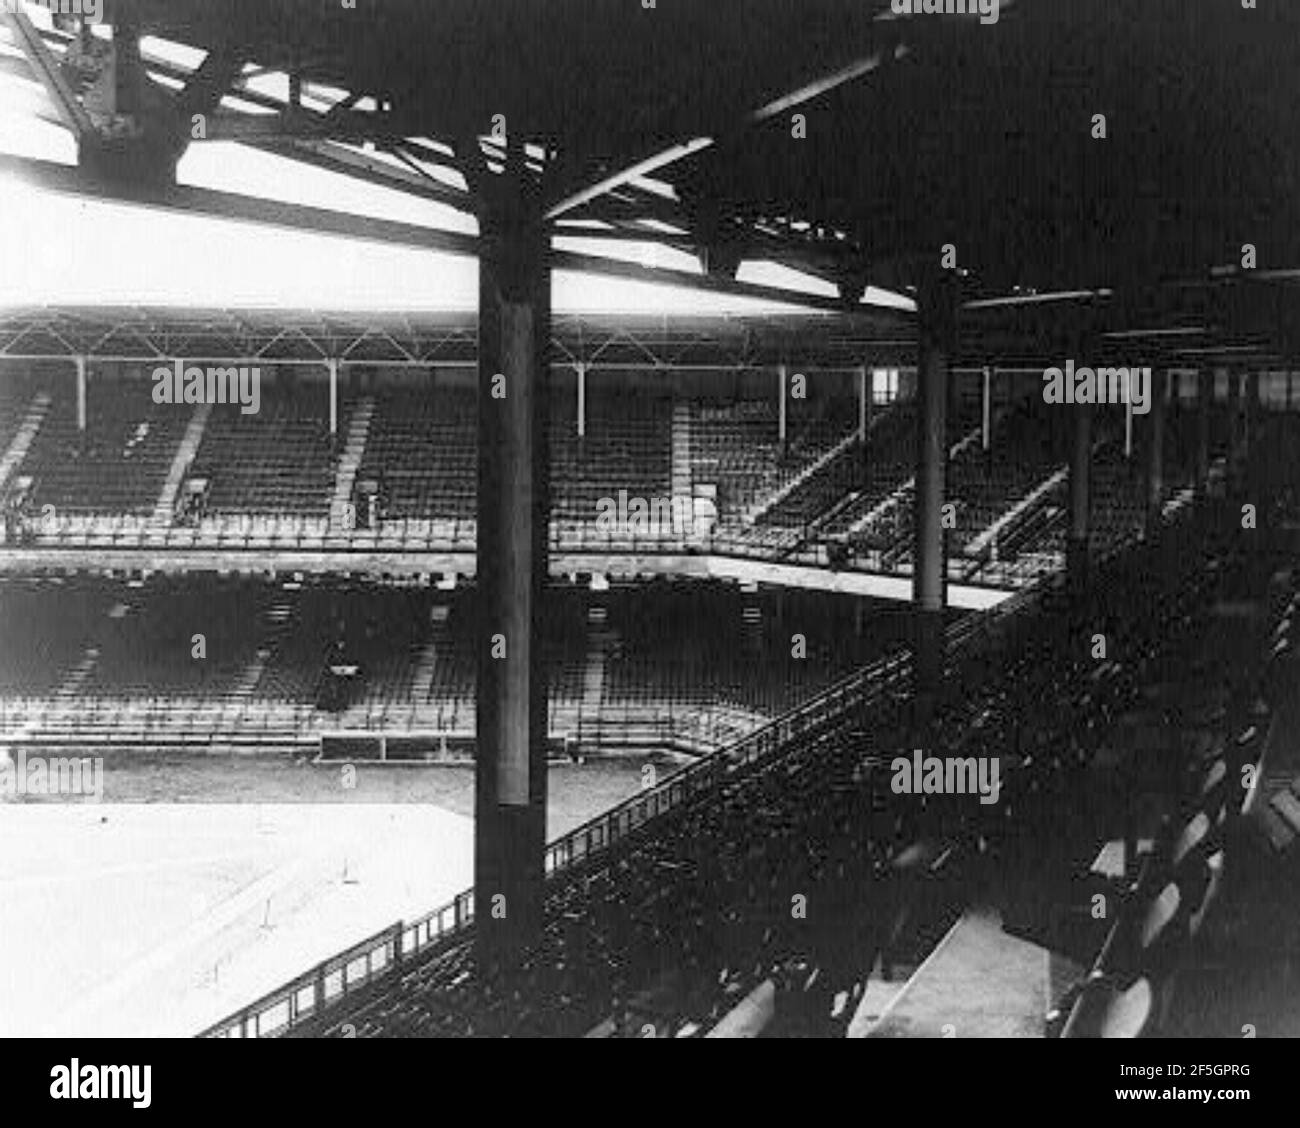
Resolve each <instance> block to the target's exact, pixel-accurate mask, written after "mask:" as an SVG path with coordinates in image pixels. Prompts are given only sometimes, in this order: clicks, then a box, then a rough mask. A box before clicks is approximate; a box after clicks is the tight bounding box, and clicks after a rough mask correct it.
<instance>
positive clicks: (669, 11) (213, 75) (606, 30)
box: [52, 0, 1300, 355]
mask: <svg viewBox="0 0 1300 1128" xmlns="http://www.w3.org/2000/svg"><path fill="white" fill-rule="evenodd" d="M968 2H969V3H970V6H971V7H972V8H974V7H976V6H977V4H976V0H968ZM947 3H948V4H950V5H951V4H952V3H953V0H947ZM927 5H928V6H931V7H935V6H939V7H942V6H943V4H937V5H936V4H935V2H934V0H924V2H923V0H915V6H916V7H918V8H921V9H924V7H926V6H927ZM900 6H902V5H900ZM906 6H907V7H911V6H912V5H911V4H909V5H906ZM892 8H893V6H892V5H891V2H890V0H798V2H797V3H796V2H793V0H707V2H706V0H654V7H653V8H646V7H644V6H643V3H642V0H546V2H545V3H541V2H539V0H493V2H492V3H491V4H484V3H483V2H482V0H357V3H356V6H355V8H346V7H344V6H343V5H342V4H341V3H340V2H339V0H284V2H280V3H275V4H268V3H266V2H265V0H222V2H214V0H106V15H107V18H108V19H109V20H111V21H113V20H115V21H118V22H119V26H125V27H128V28H130V29H133V30H134V31H137V32H138V33H139V34H140V35H141V36H158V37H161V38H164V39H168V40H172V41H175V42H179V43H182V44H186V45H189V46H192V47H196V48H199V49H201V50H202V51H204V52H205V53H206V57H205V59H204V62H203V64H202V65H201V66H199V67H197V68H196V69H195V70H193V71H192V72H190V73H188V74H185V73H180V72H177V73H173V74H172V75H171V77H173V78H180V79H181V80H183V82H184V88H183V89H182V90H181V91H180V93H179V94H178V95H176V96H174V97H175V101H174V104H175V107H176V109H177V110H179V111H180V112H181V113H182V114H183V113H185V112H187V111H188V110H190V109H193V108H194V107H196V106H204V105H207V106H211V108H212V109H213V111H215V117H216V120H215V122H214V132H213V133H212V134H211V135H210V136H211V137H225V138H232V139H238V140H244V141H245V142H246V143H249V144H255V145H257V146H259V147H262V148H266V149H270V150H273V151H277V152H281V153H285V154H287V155H291V156H292V157H293V158H294V159H298V160H306V161H309V162H311V163H316V164H319V165H323V166H325V167H335V168H339V169H344V170H346V169H348V168H349V167H351V168H352V170H353V171H354V172H355V173H356V174H358V175H365V176H367V177H369V178H371V179H376V178H377V179H379V180H380V182H387V183H394V184H395V185H396V186H398V187H399V188H400V189H403V190H409V191H413V192H416V193H420V194H426V195H430V196H432V197H433V198H438V199H449V200H452V201H453V202H454V203H457V206H461V207H463V208H464V210H467V211H471V210H475V208H476V207H477V199H476V195H475V186H476V184H477V183H478V181H476V180H475V176H477V175H478V174H479V173H478V170H477V168H476V169H475V170H474V171H473V172H471V169H470V166H471V165H481V164H482V163H484V162H486V163H487V164H488V165H489V166H491V164H492V162H493V161H494V160H500V159H501V158H502V154H503V153H504V151H505V148H504V146H500V147H494V146H497V144H498V142H497V141H495V140H494V139H493V138H492V137H491V133H492V130H493V126H494V121H496V120H499V119H498V118H497V115H502V116H503V118H504V122H505V129H506V132H507V133H508V137H509V144H510V145H511V146H517V145H519V144H520V143H521V142H522V143H523V144H524V145H527V146H529V147H530V148H529V149H528V150H527V151H528V152H529V153H530V156H529V157H528V158H527V160H528V161H529V162H530V168H531V169H532V171H533V174H534V175H535V176H536V177H537V178H538V180H539V181H540V185H541V189H542V192H543V196H544V199H545V202H546V205H547V209H548V216H549V219H550V220H551V223H552V229H551V230H552V234H553V235H557V234H559V235H562V234H574V233H576V232H577V227H576V225H578V224H581V223H584V222H585V223H588V224H592V223H599V224H601V225H603V230H604V232H605V233H607V234H609V235H610V237H616V238H624V239H629V240H647V239H650V240H657V241H660V242H663V243H666V244H669V245H672V246H675V247H678V248H681V249H685V250H688V251H691V252H693V253H696V254H698V255H699V256H700V258H701V260H702V261H703V262H705V264H706V266H707V268H708V271H709V274H710V276H711V278H712V279H714V280H718V279H721V280H722V281H723V283H724V284H725V283H727V282H728V281H729V280H730V279H732V278H733V277H734V273H735V270H736V267H737V266H738V264H739V263H740V262H741V261H742V260H749V259H768V260H771V261H775V262H780V263H784V264H786V265H789V266H792V267H795V268H797V269H801V270H804V271H806V272H808V273H811V274H814V275H817V276H819V277H821V278H823V279H825V280H828V281H831V282H834V283H836V284H837V285H838V286H839V287H840V292H841V299H842V303H843V306H842V308H844V309H845V310H846V311H852V310H854V309H855V307H856V303H857V301H858V299H859V297H860V296H861V294H862V290H863V288H864V287H865V286H866V285H868V284H871V285H877V286H881V287H886V288H891V289H895V290H902V291H912V290H913V288H914V287H916V286H917V285H918V284H920V282H921V281H922V280H923V278H924V276H925V275H926V274H927V273H930V272H933V271H934V270H935V269H936V268H937V267H938V265H939V263H940V260H941V256H942V255H943V254H944V248H945V246H946V245H949V244H951V248H952V252H953V253H954V254H955V260H956V268H957V273H958V274H959V276H960V278H961V282H962V294H963V297H964V299H965V301H966V302H967V303H968V304H967V306H966V309H967V318H966V320H967V321H968V322H970V323H971V324H972V325H974V326H976V327H978V326H981V325H986V326H988V328H989V329H990V331H996V332H1001V333H1016V332H1019V331H1020V330H1022V329H1026V328H1027V329H1028V330H1029V331H1032V332H1034V333H1036V334H1042V333H1046V334H1047V335H1048V336H1049V337H1050V336H1051V335H1052V334H1059V333H1063V332H1066V331H1067V330H1066V329H1065V328H1064V327H1063V326H1062V325H1061V324H1059V322H1060V319H1061V318H1063V317H1064V318H1073V317H1077V316H1078V313H1079V308H1080V307H1079V306H1078V304H1077V303H1076V302H1065V303H1062V304H1061V305H1060V306H1059V307H1050V308H1035V309H1034V310H1032V311H1029V312H1027V313H1023V314H1022V313H1020V312H1011V313H1006V312H1005V311H1004V312H1003V313H1002V314H997V315H996V316H995V312H994V311H996V310H997V309H999V308H1001V307H999V306H997V305H990V304H989V303H990V302H995V303H996V302H1002V303H1008V304H1010V305H1013V306H1014V304H1015V303H1019V302H1022V301H1025V300H1027V299H1031V300H1036V299H1037V298H1039V297H1040V296H1041V295H1042V294H1044V293H1046V292H1051V291H1076V290H1078V291H1087V292H1089V293H1090V294H1091V295H1092V298H1091V300H1090V302H1089V303H1088V313H1087V315H1086V316H1085V317H1083V322H1084V324H1085V325H1087V326H1090V327H1095V328H1096V329H1098V330H1099V331H1100V330H1106V329H1109V330H1116V329H1120V328H1124V329H1131V328H1145V329H1160V330H1164V329H1169V328H1171V327H1172V328H1189V329H1199V330H1204V331H1205V332H1206V333H1207V334H1208V337H1209V340H1210V343H1211V344H1215V343H1219V344H1223V345H1224V347H1226V348H1230V349H1231V348H1237V347H1247V348H1251V349H1257V350H1259V351H1261V352H1267V353H1272V354H1277V355H1283V354H1290V353H1291V352H1292V351H1293V347H1294V346H1293V343H1292V341H1291V339H1290V337H1291V333H1292V330H1290V329H1289V328H1288V326H1289V323H1290V322H1291V321H1292V320H1294V318H1293V317H1292V312H1293V307H1294V304H1295V303H1294V293H1295V287H1294V283H1293V278H1292V274H1293V273H1297V272H1300V229H1298V228H1297V226H1296V225H1295V224H1294V223H1292V222H1291V221H1290V220H1291V217H1290V215H1289V212H1290V209H1291V206H1292V201H1293V200H1294V198H1295V195H1296V187H1297V184H1298V183H1300V152H1298V146H1300V131H1298V130H1297V129H1296V125H1297V121H1296V117H1297V112H1296V110H1297V106H1300V88H1298V86H1300V68H1297V66H1296V62H1297V56H1298V55H1300V4H1298V3H1294V2H1291V0H1288V2H1286V3H1282V2H1276V0H1270V2H1268V3H1261V4H1260V6H1259V8H1257V9H1247V8H1243V7H1242V6H1241V4H1240V2H1239V0H1141V2H1138V0H1001V2H1000V3H999V4H998V5H997V9H996V11H997V18H996V20H990V19H988V18H987V17H981V16H980V15H979V14H974V15H971V14H966V15H946V14H938V13H933V14H932V13H926V12H924V11H921V12H920V13H910V14H896V13H895V12H894V11H893V10H892ZM52 38H53V39H57V36H54V37H52ZM64 39H65V42H66V41H70V39H71V37H70V36H65V37H64ZM53 45H54V46H56V47H57V46H58V44H57V42H55V43H53ZM149 66H150V67H151V69H155V70H165V69H166V68H165V67H164V66H163V64H161V63H156V62H155V63H150V64H149ZM254 68H255V69H256V70H257V71H259V72H261V73H269V72H283V73H285V74H288V75H290V76H291V82H292V83H293V84H294V85H293V86H292V87H291V89H297V90H307V89H316V90H325V89H333V90H338V91H344V92H347V93H346V95H345V96H343V97H340V98H339V100H338V101H337V102H336V103H335V104H334V105H333V106H332V107H330V108H329V110H328V111H325V112H319V111H318V112H307V110H305V109H304V108H303V107H302V106H301V105H299V104H298V103H297V102H296V101H295V99H296V95H291V96H290V99H289V101H287V102H285V103H276V101H275V100H274V99H267V98H265V97H264V96H259V95H256V94H254V93H252V92H251V91H249V90H248V89H247V88H246V86H245V81H246V78H247V75H248V74H249V73H250V71H252V70H253V69H254ZM161 89H162V88H161V87H159V88H158V90H159V91H161ZM223 95H237V96H239V97H240V98H242V99H244V100H245V101H252V102H255V103H256V102H258V100H259V98H260V103H259V104H260V106H261V108H262V109H267V108H269V109H276V110H278V111H279V113H278V114H277V115H275V116H273V117H271V118H269V119H268V118H267V117H266V116H258V115H253V114H249V113H242V112H238V111H233V110H230V109H229V108H219V106H220V103H221V99H222V96H223ZM157 96H159V97H161V94H158V95H157ZM167 96H168V97H173V96H172V95H171V94H170V93H169V94H168V95H167ZM290 102H292V103H293V104H290ZM794 115H803V116H802V120H801V121H798V122H796V120H795V116H794ZM1096 115H1104V119H1105V120H1104V129H1105V136H1104V137H1098V136H1096V134H1097V133H1098V131H1099V127H1098V125H1097V117H1096ZM176 120H181V121H182V122H183V121H184V120H187V119H184V118H179V119H176ZM362 142H369V143H370V144H373V145H377V146H379V147H380V148H381V149H386V150H391V151H392V152H393V153H395V154H398V155H401V156H402V157H403V159H404V160H407V161H408V163H410V162H411V161H412V160H413V159H417V158H418V159H419V160H421V161H425V162H426V163H425V164H424V165H422V166H421V167H420V168H416V166H415V165H414V164H412V168H415V169H416V171H414V172H411V171H407V172H405V180H404V181H401V180H396V179H395V177H396V176H397V173H395V172H394V171H393V170H392V169H377V168H376V167H374V166H373V164H372V165H370V166H366V167H358V162H357V160H356V158H355V156H354V155H350V153H351V150H349V151H348V152H343V151H341V148H340V146H342V145H351V146H356V145H359V144H361V143H362ZM186 143H188V142H186ZM439 161H441V162H443V163H444V164H445V166H446V167H447V168H453V169H458V170H461V171H464V172H465V173H466V176H467V181H468V183H469V188H470V191H469V193H468V194H466V193H461V194H460V196H459V200H458V201H457V198H456V193H455V192H454V191H453V190H452V189H449V188H447V187H446V186H445V184H439V183H436V182H435V180H434V179H433V178H431V177H429V176H428V169H429V167H430V165H429V163H428V162H433V163H437V162H439ZM399 171H400V170H399ZM647 176H649V177H653V179H654V181H655V182H656V183H657V184H658V185H660V186H661V187H662V188H665V189H666V190H661V191H652V190H649V188H648V186H647V184H646V181H645V177H647ZM1245 244H1250V245H1252V246H1253V247H1254V248H1255V254H1256V260H1255V263H1254V269H1243V261H1242V260H1243V246H1244V245H1245ZM945 265H951V257H950V259H949V262H948V263H946V264H945ZM970 303H977V304H976V305H971V304H970ZM1054 322H1055V324H1054ZM1074 331H1075V330H1073V329H1071V330H1069V332H1074ZM999 347H1001V346H999ZM1007 347H1008V348H1013V344H1012V343H1010V342H1008V345H1007ZM1019 347H1023V345H1022V346H1019ZM1211 351H1212V350H1211Z"/></svg>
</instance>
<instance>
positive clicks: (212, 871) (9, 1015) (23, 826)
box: [0, 753, 672, 1037]
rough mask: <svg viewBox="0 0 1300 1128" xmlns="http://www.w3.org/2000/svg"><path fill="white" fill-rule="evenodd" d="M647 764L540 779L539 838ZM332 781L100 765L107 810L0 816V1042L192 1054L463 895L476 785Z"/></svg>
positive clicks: (452, 774)
mask: <svg viewBox="0 0 1300 1128" xmlns="http://www.w3.org/2000/svg"><path fill="white" fill-rule="evenodd" d="M646 762H648V761H646V760H642V759H639V758H638V759H628V760H604V761H599V762H591V763H587V764H584V765H569V764H564V765H556V766H555V767H553V768H552V770H551V775H550V792H551V801H550V804H549V814H548V836H549V837H555V836H557V835H558V834H561V833H563V832H564V831H566V830H568V829H571V828H572V827H574V826H577V825H579V824H580V823H582V822H584V821H586V820H587V819H589V818H591V817H592V816H594V815H596V814H598V813H600V812H601V811H602V810H604V809H606V808H607V807H609V806H611V805H613V804H614V803H617V802H619V801H621V800H622V799H624V798H627V797H628V796H630V795H632V794H634V793H635V792H636V791H638V790H639V789H640V787H641V768H642V766H643V764H644V763H646ZM671 769H672V765H671V763H670V762H668V761H666V760H660V761H657V771H658V774H659V778H661V779H662V778H663V777H664V776H665V775H666V774H667V773H668V772H669V771H671ZM342 780H343V773H342V771H341V769H340V768H339V767H338V766H337V765H335V766H330V767H326V766H324V765H308V764H301V763H297V764H296V763H293V762H292V761H289V760H287V759H282V758H279V757H244V758H233V757H192V756H191V757H186V756H132V757H124V756H122V755H121V754H120V753H110V755H109V757H106V763H105V802H104V803H101V804H97V803H93V802H78V801H71V802H55V801H31V800H27V801H19V802H8V803H0V1036H14V1035H25V1036H31V1035H45V1036H53V1035H77V1036H119V1037H120V1036H129V1035H166V1036H187V1035H191V1034H194V1033H196V1032H197V1031H198V1030H199V1029H201V1028H203V1027H204V1026H206V1025H208V1024H209V1023H211V1022H213V1021H216V1020H217V1019H219V1018H221V1017H223V1016H224V1015H225V1014H227V1013H229V1012H230V1011H232V1010H234V1009H236V1008H237V1007H239V1006H241V1005H242V1004H244V1003H247V1002H250V1001H252V1000H253V999H254V998H256V997H257V996H259V995H261V994H263V993H265V992H266V991H268V990H271V989H273V988H275V987H277V986H279V985H280V984H281V983H283V982H284V981H285V980H287V979H289V978H291V977H292V976H294V975H296V974H298V973H300V972H302V971H305V970H307V968H309V967H310V966H311V965H312V964H314V963H316V962H318V961H320V960H322V959H324V958H326V957H328V956H330V955H333V954H334V953H335V952H337V951H339V950H341V949H342V948H345V947H347V946H348V945H349V944H351V943H353V942H355V941H357V940H360V939H362V938H364V937H365V936H368V935H370V934H372V933H374V932H377V931H378V930H379V929H381V928H383V927H385V926H387V925H389V924H392V923H393V922H394V921H396V920H398V919H409V918H411V917H415V916H418V915H420V914H422V913H424V912H427V911H428V910H430V909H432V908H434V907H436V906H438V905H441V904H443V903H444V902H446V901H448V900H450V899H451V897H452V896H454V895H455V894H456V893H457V892H459V891H460V890H461V889H463V888H466V887H467V886H469V885H470V884H471V883H472V873H473V824H472V813H473V793H474V780H473V769H472V768H470V767H468V766H434V767H425V766H419V767H416V766H409V767H407V766H373V765H372V766H361V767H359V768H358V769H357V775H356V780H355V786H352V787H350V788H349V787H345V786H343V783H342Z"/></svg>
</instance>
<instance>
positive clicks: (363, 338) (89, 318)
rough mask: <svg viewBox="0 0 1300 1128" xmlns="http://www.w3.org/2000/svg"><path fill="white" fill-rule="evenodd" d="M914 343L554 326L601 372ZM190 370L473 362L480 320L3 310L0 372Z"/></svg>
mask: <svg viewBox="0 0 1300 1128" xmlns="http://www.w3.org/2000/svg"><path fill="white" fill-rule="evenodd" d="M914 345H915V341H914V335H913V334H911V333H909V332H908V331H907V327H906V326H905V325H901V324H900V318H899V316H898V315H897V314H895V313H892V312H889V311H877V312H875V313H872V314H863V315H855V316H853V317H844V316H842V315H839V314H833V313H823V314H813V315H802V314H800V315H788V316H782V315H778V314H765V315H762V316H715V317H674V316H663V315H660V316H654V317H635V316H628V315H618V316H615V315H605V316H593V315H576V314H574V315H561V314H557V315H555V316H554V317H553V318H552V325H551V351H550V358H551V362H552V363H553V364H558V365H575V366H576V365H578V364H583V365H586V366H588V367H589V368H592V369H595V370H602V369H603V370H611V369H615V370H616V369H630V370H636V371H640V372H648V371H664V372H667V371H708V370H720V371H737V372H739V371H745V370H747V369H755V368H765V367H771V366H774V365H779V364H791V365H798V366H802V367H805V368H809V369H838V370H851V369H856V368H859V367H861V366H865V365H869V364H884V363H898V362H899V361H900V359H901V358H903V357H905V356H906V355H907V354H908V353H909V351H910V350H911V349H913V348H914ZM76 357H84V358H85V359H86V360H88V361H101V362H108V361H114V362H123V363H142V364H168V365H170V364H171V363H172V362H173V360H174V359H175V358H177V357H180V358H184V359H186V360H190V361H195V362H200V361H202V362H213V363H215V362H218V361H220V362H235V361H238V362H241V363H242V362H246V363H250V364H268V365H273V364H286V365H291V364H315V365H322V364H324V363H325V362H326V361H328V360H331V359H333V360H338V361H339V362H341V363H345V364H358V365H368V366H371V367H395V368H423V369H431V368H438V367H468V366H473V365H474V364H475V363H477V357H478V334H477V317H476V315H475V314H474V313H473V312H451V313H427V314H425V313H418V314H417V313H411V312H393V313H384V312H374V313H355V314H354V313H334V312H320V311H309V310H297V311H295V310H279V309H275V310H271V309H260V310H258V309H251V310H234V309H193V310H185V309H176V308H169V307H156V308H149V307H123V308H108V307H71V306H59V307H44V306H38V307H32V308H26V309H10V310H3V309H0V361H4V360H21V361H39V360H71V359H73V358H76Z"/></svg>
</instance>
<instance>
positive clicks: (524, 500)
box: [474, 161, 551, 967]
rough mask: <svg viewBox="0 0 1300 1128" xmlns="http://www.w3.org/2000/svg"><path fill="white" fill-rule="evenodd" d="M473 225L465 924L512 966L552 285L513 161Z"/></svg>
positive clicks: (542, 814) (531, 795)
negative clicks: (475, 380) (472, 698)
mask: <svg viewBox="0 0 1300 1128" xmlns="http://www.w3.org/2000/svg"><path fill="white" fill-rule="evenodd" d="M484 189H485V192H484V195H485V197H486V199H485V200H484V206H483V207H482V209H481V212H480V216H479V223H480V230H481V232H482V235H481V240H480V241H481V247H482V251H481V257H480V260H479V392H478V403H479V408H478V450H479V455H478V459H479V464H478V545H477V548H478V576H477V599H478V621H479V628H478V639H477V675H478V684H477V695H476V705H477V722H478V738H477V756H476V770H475V777H476V794H475V822H474V833H475V850H474V894H475V897H474V916H475V927H476V935H477V943H478V946H479V951H480V954H481V955H482V956H483V957H484V958H485V959H486V960H487V961H488V962H490V963H493V964H498V965H501V966H507V967H508V966H512V965H513V964H514V962H515V960H516V959H517V956H518V953H519V951H520V950H521V948H522V947H523V946H525V945H527V944H528V943H530V942H532V941H534V940H535V939H536V937H537V936H538V934H539V931H540V927H541V915H542V884H543V877H544V852H545V846H546V758H547V757H546V736H547V733H546V703H547V697H546V681H545V667H544V665H543V662H542V654H541V639H542V633H543V632H542V616H543V599H544V593H545V585H546V579H547V571H548V544H547V524H548V517H549V508H550V504H549V493H550V483H549V457H548V451H547V431H546V422H547V402H548V401H547V385H548V382H549V368H548V365H547V357H546V350H547V347H548V343H549V341H550V316H551V278H550V271H549V268H548V266H547V265H546V249H547V240H546V237H545V232H544V227H543V224H542V203H541V198H540V193H538V192H537V191H536V190H535V188H534V186H533V185H532V184H531V183H530V182H529V181H528V179H527V174H526V172H525V171H524V169H523V167H522V161H517V162H515V161H512V162H511V164H510V165H509V166H508V167H507V171H506V173H505V175H504V176H501V177H492V176H486V177H485V178H484Z"/></svg>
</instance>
